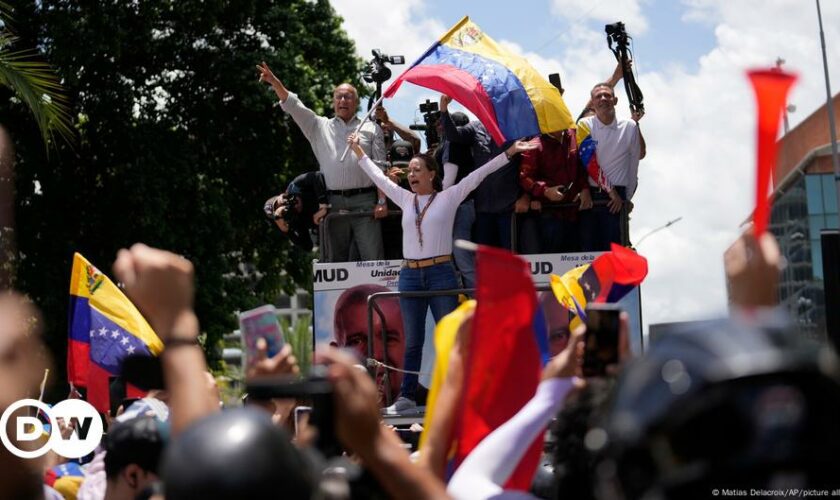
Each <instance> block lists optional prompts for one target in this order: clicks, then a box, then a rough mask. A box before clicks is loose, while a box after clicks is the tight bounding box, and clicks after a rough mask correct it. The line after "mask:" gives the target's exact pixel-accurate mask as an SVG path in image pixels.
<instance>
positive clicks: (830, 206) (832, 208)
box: [820, 174, 837, 227]
mask: <svg viewBox="0 0 840 500" xmlns="http://www.w3.org/2000/svg"><path fill="white" fill-rule="evenodd" d="M820 177H822V199H823V209H824V210H823V212H825V213H827V214H830V213H835V214H836V213H837V185H836V184H835V183H834V176H833V175H831V174H828V175H820ZM834 227H837V222H836V221H835V222H834Z"/></svg>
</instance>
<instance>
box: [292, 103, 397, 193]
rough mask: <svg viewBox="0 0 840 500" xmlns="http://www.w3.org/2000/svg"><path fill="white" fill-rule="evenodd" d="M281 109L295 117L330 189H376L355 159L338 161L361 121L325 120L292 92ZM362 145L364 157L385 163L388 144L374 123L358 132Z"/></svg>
mask: <svg viewBox="0 0 840 500" xmlns="http://www.w3.org/2000/svg"><path fill="white" fill-rule="evenodd" d="M280 107H281V108H282V109H283V111H285V112H286V113H288V114H289V116H291V117H292V119H293V120H294V121H295V123H297V125H298V127H300V130H301V132H303V135H304V137H306V139H307V140H308V141H309V145H310V146H312V152H313V153H315V158H316V159H317V160H318V165H320V167H321V172H323V173H324V182H325V183H326V185H327V189H328V190H330V191H332V190H344V189H357V188H364V187H369V186H373V182H371V180H370V178H369V177H368V176H367V175H365V173H364V172H362V171H361V170H359V167H358V165H357V163H356V162H357V160H356V158H355V156H354V155H352V154H350V153H349V152H348V153H347V156H345V157H344V161H343V162H342V161H339V158H341V153H343V152H344V148H345V147H346V146H347V136H349V135H350V134H351V133H353V131H355V130H356V127H358V126H359V122H360V120H359V118H357V117H355V116H354V117H353V119H352V120H350V121H349V122H345V121H344V120H342V119H341V118H338V117H334V118H325V117H323V116H318V115H316V114H315V112H314V111H312V110H311V109H309V108H307V107H306V106H304V104H303V103H302V102H300V99H298V96H297V95H296V94H294V93H292V92H289V97H287V98H286V102H281V103H280ZM359 143H360V145H361V146H362V149H364V150H365V154H367V155H368V156H370V158H371V159H373V160H374V161H376V162H377V163H379V162H384V161H385V141H384V139H383V135H382V129H381V128H379V126H377V125H376V124H375V123H372V122H367V123H365V124H364V125H363V126H362V129H361V130H360V131H359Z"/></svg>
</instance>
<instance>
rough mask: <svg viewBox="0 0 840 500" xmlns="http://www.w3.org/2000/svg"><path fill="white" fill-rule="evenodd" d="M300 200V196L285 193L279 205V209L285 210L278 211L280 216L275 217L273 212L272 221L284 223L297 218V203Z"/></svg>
mask: <svg viewBox="0 0 840 500" xmlns="http://www.w3.org/2000/svg"><path fill="white" fill-rule="evenodd" d="M299 199H300V195H299V194H297V193H286V196H285V197H284V200H285V201H283V203H281V204H280V208H285V210H281V211H280V215H277V213H276V212H275V214H274V220H278V219H283V220H284V221H286V222H292V219H294V218H296V217H297V203H298V200H299Z"/></svg>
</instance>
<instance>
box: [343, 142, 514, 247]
mask: <svg viewBox="0 0 840 500" xmlns="http://www.w3.org/2000/svg"><path fill="white" fill-rule="evenodd" d="M508 161H509V160H508V159H507V156H505V154H504V153H502V154H500V155H499V156H497V157H495V158H493V159H492V160H490V161H489V162H487V163H486V164H484V165H483V166H481V167H480V168H477V169H475V170H473V171H472V173H470V175H468V176H466V177H464V178H463V179H461V182H459V183H458V184H455V185H454V186H452V187H450V188H448V189H444V190H443V191H441V192H439V193H438V194H437V195H436V196H435V199H434V200H433V201H432V203H431V205H429V208H428V209H427V210H426V214H425V215H424V216H423V222H422V225H421V229H422V230H423V246H422V247H421V246H420V235H419V234H418V232H417V226H416V225H415V221H416V220H417V214H416V213H415V210H414V193H413V192H411V191H409V190H407V189H403V188H401V187H400V186H398V185H396V184H394V183H393V182H392V181H391V179H389V178H388V177H387V176H386V175H385V174H384V173H382V170H380V169H379V167H377V166H376V165H375V164H374V163H373V162H372V161H371V160H370V158H368V157H367V156H363V157H362V158H361V159H359V166H360V167H362V170H363V171H364V172H365V173H367V175H368V176H369V177H370V178H371V179H372V180H373V183H374V184H376V187H378V188H379V189H381V190H382V191H383V192H384V193H385V195H386V196H388V198H390V199H391V200H392V201H393V202H394V203H396V204H397V206H399V207H400V210H402V229H403V257H404V258H406V259H428V258H430V257H437V256H439V255H449V254H451V253H452V225H453V224H454V223H455V212H456V210H457V209H458V205H460V204H461V202H462V201H464V199H465V198H466V197H467V195H469V194H470V192H471V191H472V190H473V189H475V188H476V187H477V186H478V185H479V184H480V183H481V181H482V180H484V178H485V177H487V176H488V175H490V174H492V173H493V172H495V171H496V170H499V169H500V168H502V167H504V166H505V165H507V164H508ZM431 196H432V195H430V194H427V195H422V196H417V202H418V203H417V205H418V207H419V209H420V211H421V212H422V211H423V208H424V207H425V206H426V203H428V202H429V198H431Z"/></svg>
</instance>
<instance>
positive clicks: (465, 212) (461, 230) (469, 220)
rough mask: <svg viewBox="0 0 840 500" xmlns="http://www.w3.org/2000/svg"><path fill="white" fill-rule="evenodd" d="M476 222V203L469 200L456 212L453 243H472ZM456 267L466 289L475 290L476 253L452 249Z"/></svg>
mask: <svg viewBox="0 0 840 500" xmlns="http://www.w3.org/2000/svg"><path fill="white" fill-rule="evenodd" d="M473 222H475V203H474V202H473V200H467V201H465V202H463V203H461V204H460V205H459V206H458V210H457V211H456V212H455V224H454V225H453V226H452V241H455V240H458V239H461V240H467V241H472V239H473V237H472V228H473ZM452 256H453V257H455V265H456V266H457V267H458V272H460V273H461V280H462V281H463V282H464V288H475V252H473V251H470V250H464V249H462V248H456V247H454V246H453V247H452Z"/></svg>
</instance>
